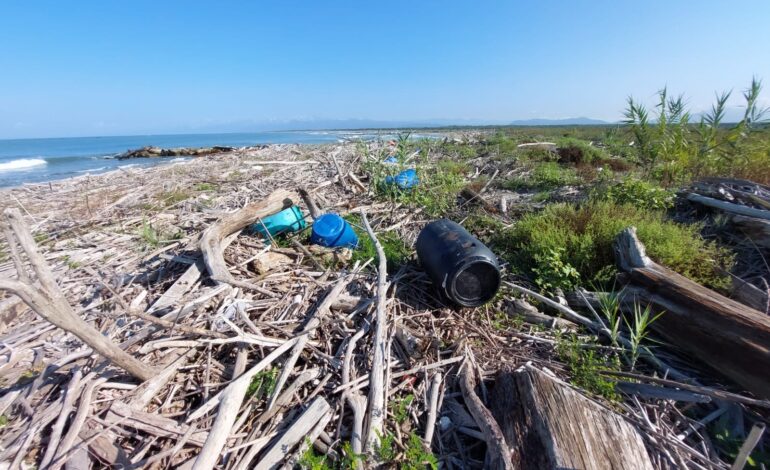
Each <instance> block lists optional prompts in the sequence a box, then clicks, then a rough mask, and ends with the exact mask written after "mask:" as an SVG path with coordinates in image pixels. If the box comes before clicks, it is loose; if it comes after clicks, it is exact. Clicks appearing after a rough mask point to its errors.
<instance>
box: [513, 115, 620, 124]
mask: <svg viewBox="0 0 770 470" xmlns="http://www.w3.org/2000/svg"><path fill="white" fill-rule="evenodd" d="M607 124H612V123H611V122H607V121H602V120H600V119H591V118H587V117H576V118H566V119H520V120H518V121H513V122H511V123H510V125H511V126H601V125H607Z"/></svg>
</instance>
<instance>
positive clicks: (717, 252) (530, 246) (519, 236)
mask: <svg viewBox="0 0 770 470" xmlns="http://www.w3.org/2000/svg"><path fill="white" fill-rule="evenodd" d="M631 226H634V227H636V229H637V235H638V236H639V239H640V240H641V241H642V243H644V245H645V246H646V248H647V254H648V255H649V256H650V257H652V258H653V259H655V260H656V261H658V262H659V263H661V264H663V265H665V266H668V267H669V268H671V269H673V270H674V271H676V272H678V273H680V274H682V275H684V276H686V277H689V278H690V279H692V280H694V281H695V282H698V283H700V284H703V285H706V286H708V287H710V288H714V289H718V290H723V291H724V290H726V289H727V288H728V287H729V278H728V276H726V275H724V274H722V272H720V271H719V270H717V269H716V268H717V267H719V268H722V269H724V270H727V271H729V269H730V267H731V266H732V263H733V258H734V256H733V254H732V253H731V252H730V251H729V250H727V249H725V248H721V247H719V246H717V245H716V244H715V243H713V242H710V241H706V240H704V239H702V238H701V237H700V235H699V233H700V230H701V226H700V225H698V224H690V225H684V224H678V223H675V222H671V221H668V220H666V219H665V215H664V214H663V212H661V211H652V210H646V209H640V208H637V207H633V206H630V205H627V204H626V205H619V204H614V203H611V202H607V201H591V202H589V203H587V204H583V205H573V204H551V205H548V206H546V207H545V209H544V210H543V211H541V212H540V213H538V214H529V215H526V216H524V217H523V218H522V219H521V220H519V221H518V222H517V224H516V225H515V226H514V227H512V228H511V229H510V230H505V231H499V232H498V233H496V234H494V235H492V236H491V237H490V243H491V245H492V246H493V248H494V249H495V251H496V252H497V253H498V254H500V256H502V257H503V258H505V259H506V260H507V261H508V262H510V263H511V267H512V269H513V270H514V271H515V272H518V273H519V274H523V275H526V276H530V277H531V278H532V279H536V278H537V277H539V276H540V277H542V276H543V275H544V274H548V275H547V276H546V277H544V278H543V280H544V282H545V283H549V284H551V286H552V287H561V288H566V289H569V288H570V287H572V286H573V285H574V284H575V283H576V281H575V278H574V276H573V275H569V274H568V275H566V276H561V275H556V274H560V273H559V272H558V271H557V272H556V273H555V274H554V268H553V267H552V263H553V262H554V255H553V254H552V250H556V253H558V261H559V263H561V265H562V267H563V268H564V267H565V266H571V267H572V268H574V269H575V270H577V272H578V273H579V276H580V277H579V282H580V283H581V284H584V285H585V284H590V283H592V282H594V283H596V284H597V285H598V286H608V285H611V283H612V279H613V275H614V273H615V272H616V271H615V256H614V250H613V243H614V241H615V238H616V236H617V235H618V234H619V233H620V232H621V231H622V230H623V229H625V228H627V227H631ZM566 269H567V270H569V268H568V267H567V268H566ZM570 272H571V271H570ZM541 273H543V274H541Z"/></svg>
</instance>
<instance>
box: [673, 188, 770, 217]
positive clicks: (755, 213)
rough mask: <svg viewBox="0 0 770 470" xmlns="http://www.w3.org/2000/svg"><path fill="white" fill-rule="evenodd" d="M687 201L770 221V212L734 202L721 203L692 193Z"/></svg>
mask: <svg viewBox="0 0 770 470" xmlns="http://www.w3.org/2000/svg"><path fill="white" fill-rule="evenodd" d="M687 200H688V201H691V202H697V203H698V204H702V205H704V206H707V207H711V208H713V209H719V210H721V211H724V212H729V213H731V214H738V215H742V216H746V217H755V218H758V219H764V220H770V211H766V210H763V209H754V208H753V207H747V206H742V205H740V204H733V203H732V202H727V201H720V200H719V199H714V198H712V197H707V196H701V195H700V194H695V193H690V194H688V195H687Z"/></svg>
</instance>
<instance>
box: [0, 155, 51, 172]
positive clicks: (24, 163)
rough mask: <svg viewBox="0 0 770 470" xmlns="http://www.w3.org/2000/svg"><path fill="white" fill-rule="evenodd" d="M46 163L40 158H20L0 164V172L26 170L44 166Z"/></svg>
mask: <svg viewBox="0 0 770 470" xmlns="http://www.w3.org/2000/svg"><path fill="white" fill-rule="evenodd" d="M47 164H48V163H47V162H46V161H45V160H43V159H42V158H20V159H18V160H11V161H10V162H4V163H0V171H15V170H26V169H28V168H33V167H36V166H44V165H47Z"/></svg>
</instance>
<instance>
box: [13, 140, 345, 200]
mask: <svg viewBox="0 0 770 470" xmlns="http://www.w3.org/2000/svg"><path fill="white" fill-rule="evenodd" d="M287 145H288V146H301V147H326V146H336V145H343V144H340V143H336V144H335V143H322V144H304V143H298V144H283V143H278V144H264V145H259V146H252V147H242V148H237V149H235V150H233V151H232V152H219V153H211V154H207V155H200V156H193V155H190V156H163V157H136V158H131V159H128V160H130V161H131V162H134V161H137V160H138V161H139V162H137V163H126V164H125V165H121V166H117V167H115V168H113V169H109V170H107V171H103V172H99V173H89V172H86V173H84V174H79V175H72V176H65V177H62V178H54V179H49V180H45V181H35V182H23V183H20V184H17V185H13V186H3V187H0V193H3V192H10V191H14V190H23V189H24V188H34V187H50V186H52V185H66V184H69V183H77V182H80V181H81V180H97V181H98V180H100V179H104V178H110V177H113V176H115V175H117V174H119V173H129V174H130V173H137V172H138V173H148V172H152V171H160V170H163V169H167V168H168V167H171V166H175V165H188V164H191V163H193V162H196V161H201V160H204V159H217V158H221V157H223V156H228V155H236V154H238V155H245V154H251V153H253V152H255V151H258V150H262V149H268V148H271V149H278V148H280V147H282V146H287ZM164 160H167V161H164ZM150 162H152V163H154V164H148V163H150ZM132 176H135V175H132Z"/></svg>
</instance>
